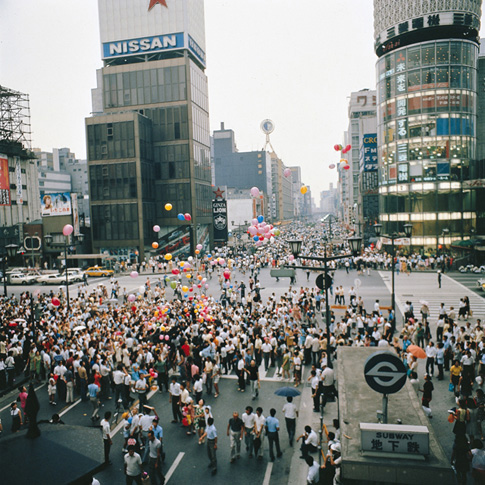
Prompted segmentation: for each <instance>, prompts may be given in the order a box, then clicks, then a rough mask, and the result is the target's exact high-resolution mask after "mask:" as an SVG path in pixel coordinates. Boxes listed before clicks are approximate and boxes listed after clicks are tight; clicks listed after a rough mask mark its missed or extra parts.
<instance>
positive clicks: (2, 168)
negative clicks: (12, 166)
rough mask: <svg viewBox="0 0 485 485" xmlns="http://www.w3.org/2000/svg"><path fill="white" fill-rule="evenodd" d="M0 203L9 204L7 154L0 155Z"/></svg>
mask: <svg viewBox="0 0 485 485" xmlns="http://www.w3.org/2000/svg"><path fill="white" fill-rule="evenodd" d="M0 205H11V200H10V177H9V174H8V157H7V155H0Z"/></svg>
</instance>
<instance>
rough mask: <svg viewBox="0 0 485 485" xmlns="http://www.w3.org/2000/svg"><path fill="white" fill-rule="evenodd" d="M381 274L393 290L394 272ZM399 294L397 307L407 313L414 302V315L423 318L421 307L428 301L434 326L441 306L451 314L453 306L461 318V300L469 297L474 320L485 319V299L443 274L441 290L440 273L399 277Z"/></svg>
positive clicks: (412, 274)
mask: <svg viewBox="0 0 485 485" xmlns="http://www.w3.org/2000/svg"><path fill="white" fill-rule="evenodd" d="M379 275H380V276H381V278H382V280H383V281H384V283H385V284H386V286H387V288H388V290H389V291H392V286H391V273H390V272H389V271H379ZM394 287H395V294H396V306H398V307H399V309H400V311H401V313H402V314H404V305H405V303H406V301H411V302H412V303H413V307H414V314H415V315H419V310H420V308H421V304H420V301H421V300H424V301H427V302H428V306H429V310H430V318H429V321H430V322H431V324H433V323H435V322H436V319H437V317H438V314H439V309H440V305H441V303H444V304H445V308H446V310H447V311H448V310H449V308H450V306H452V307H454V309H455V312H456V314H457V315H458V309H459V307H460V305H459V303H460V298H463V297H464V296H468V298H469V299H470V308H471V310H472V312H473V319H476V318H480V319H482V321H483V319H484V318H485V298H482V297H480V296H478V295H477V294H476V293H474V292H473V291H471V290H470V289H469V288H467V287H466V286H464V285H462V284H461V283H458V282H457V281H455V280H454V279H452V278H450V277H449V276H447V275H443V277H442V282H441V288H438V276H437V274H436V273H411V275H409V276H408V275H406V274H403V273H401V274H399V275H397V274H396V275H395V285H394Z"/></svg>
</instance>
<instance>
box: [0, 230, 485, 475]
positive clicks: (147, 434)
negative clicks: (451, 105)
mask: <svg viewBox="0 0 485 485" xmlns="http://www.w3.org/2000/svg"><path fill="white" fill-rule="evenodd" d="M293 230H294V231H296V229H294V228H291V227H290V228H288V230H287V234H286V236H287V238H289V239H291V238H292V237H293V236H296V235H297V234H296V232H294V233H293V232H292V231H293ZM320 231H321V229H320V228H313V229H308V230H307V231H305V233H304V242H303V252H302V259H300V260H297V259H295V258H294V257H293V256H292V255H291V254H290V253H289V251H288V248H287V245H286V244H285V243H284V241H283V240H280V239H277V240H276V241H275V242H274V243H273V244H271V245H267V246H263V247H262V249H260V250H258V251H249V252H244V253H243V252H237V251H235V250H231V249H229V248H224V249H221V250H219V251H218V252H214V254H213V255H205V256H203V257H201V258H188V259H187V260H185V261H179V260H177V259H176V258H175V259H174V260H172V261H169V262H163V263H162V262H160V263H157V264H153V263H152V262H151V261H149V262H148V263H147V264H146V267H147V268H150V270H151V272H152V273H156V274H157V273H160V274H159V275H158V276H157V279H156V280H154V279H153V278H152V279H150V278H148V279H146V281H145V282H144V283H143V284H141V285H140V287H139V288H138V289H137V291H132V292H130V291H127V290H126V289H125V288H120V286H119V284H118V282H117V281H116V279H115V278H113V280H112V282H111V286H112V288H111V289H112V291H111V294H110V292H109V291H108V289H107V287H106V286H102V285H99V286H98V287H96V288H94V289H91V288H90V287H88V286H80V287H79V288H78V291H77V295H76V294H75V295H74V297H73V298H72V299H71V301H70V307H69V311H68V309H67V305H66V301H65V295H64V294H62V293H60V294H57V295H56V294H54V293H53V292H50V294H36V295H33V294H31V293H29V292H24V293H23V294H22V295H21V296H20V297H19V298H15V297H13V296H12V297H7V298H3V299H1V300H0V311H1V313H2V322H3V325H2V327H1V330H0V389H3V388H5V387H12V386H14V385H15V384H16V380H17V379H18V378H19V376H21V375H22V374H24V373H25V374H27V375H29V376H30V377H31V378H32V379H34V380H36V381H44V382H47V383H48V385H47V392H48V394H49V402H50V405H51V406H52V407H53V409H54V408H56V407H57V406H60V405H64V404H67V403H72V402H73V401H74V400H75V399H76V398H77V397H78V396H79V397H80V398H81V399H82V400H89V401H90V402H91V405H92V412H91V416H90V418H91V420H92V421H93V422H95V423H96V422H98V420H100V425H101V427H102V429H103V440H104V443H105V461H106V463H109V452H110V446H111V445H110V443H111V437H110V434H109V429H110V426H109V423H110V419H111V415H109V416H108V415H106V414H105V416H104V419H103V420H101V419H100V418H101V417H100V403H101V402H103V401H106V400H108V399H112V398H114V400H115V403H116V410H117V414H120V415H121V414H123V434H124V438H125V441H124V446H123V450H124V452H126V455H125V466H126V469H125V472H126V476H127V483H128V482H129V481H130V480H131V481H134V482H135V483H141V476H142V473H143V466H145V470H146V471H148V472H149V473H150V476H151V477H155V478H152V481H155V482H156V481H157V480H158V482H160V483H163V475H162V473H161V463H162V462H163V457H164V453H163V428H162V427H161V425H160V423H159V417H158V415H157V413H156V412H154V410H153V409H152V408H150V407H149V406H148V405H147V404H148V400H147V396H148V394H149V392H150V391H155V390H157V391H158V392H162V393H163V392H166V393H167V394H168V396H169V399H170V403H171V411H172V417H173V420H172V422H173V423H181V424H183V426H184V432H185V433H186V434H187V435H188V436H194V437H195V436H196V437H197V439H198V440H199V443H201V444H203V443H207V450H208V456H209V460H210V463H209V465H210V468H211V470H212V473H215V472H216V470H217V458H216V456H217V435H218V431H217V427H216V424H218V426H219V432H221V431H222V428H221V425H220V424H219V423H214V417H213V415H212V410H211V407H210V406H209V405H207V404H206V402H205V400H204V398H205V397H206V396H207V395H209V396H210V395H214V398H217V397H219V396H220V394H221V393H222V392H224V388H222V387H220V386H219V382H220V379H221V377H223V376H225V375H229V374H232V375H235V376H237V380H235V381H234V386H235V389H237V392H240V393H245V392H248V394H250V396H248V397H247V400H248V401H249V402H250V403H251V405H248V406H247V407H246V408H245V410H244V412H243V413H241V418H239V412H240V411H242V410H238V411H235V412H234V413H233V415H232V417H231V418H230V419H229V420H228V424H227V430H226V434H227V435H228V436H229V437H230V443H231V444H230V446H231V462H232V461H235V460H237V459H238V458H239V457H240V445H241V442H244V443H245V445H246V451H247V453H248V455H249V456H250V457H252V456H254V457H256V459H262V457H263V453H264V451H266V449H267V451H268V452H269V458H270V459H271V460H274V459H275V455H276V458H277V457H279V456H281V448H280V443H279V436H278V432H279V429H280V426H279V418H278V417H277V416H279V415H280V413H281V415H282V416H283V417H284V418H285V423H286V428H287V432H288V438H289V444H290V445H293V443H294V442H295V419H296V411H295V409H294V404H293V403H292V401H291V400H290V399H289V400H288V402H287V404H286V405H285V407H283V408H282V409H281V410H279V409H275V408H272V409H270V410H267V414H266V417H265V414H264V413H263V409H262V408H261V407H259V406H257V402H256V403H253V401H257V400H258V397H259V392H260V391H261V379H260V376H259V369H260V366H261V365H263V367H264V369H265V370H268V369H269V368H270V367H274V368H275V375H276V376H277V377H280V378H281V379H282V380H283V381H291V382H292V385H293V386H295V387H296V388H298V387H301V386H302V384H303V382H304V381H303V379H304V378H307V379H308V381H309V382H310V385H311V389H312V398H313V406H314V410H315V411H318V410H319V403H320V402H321V397H322V396H323V398H324V402H327V401H329V400H333V399H334V398H335V397H336V396H337V394H338V393H337V388H336V385H335V376H334V372H333V370H332V369H331V368H330V367H329V366H328V360H329V357H330V356H331V358H332V359H337V361H338V355H339V347H341V346H356V347H359V346H370V347H372V346H375V347H390V348H394V349H395V350H396V352H398V353H399V354H400V355H401V356H402V358H403V360H404V361H405V362H406V365H407V366H408V368H409V375H410V378H411V379H412V381H413V382H414V385H415V386H416V388H417V390H418V392H419V391H420V392H421V393H422V394H423V397H422V398H423V406H424V407H425V408H427V409H429V410H430V402H431V393H432V390H429V389H430V386H429V385H426V382H431V379H430V378H431V377H432V376H433V372H434V367H433V366H434V363H435V362H436V363H437V367H438V369H439V375H438V379H440V378H444V372H446V371H448V369H449V370H450V380H451V384H453V390H454V392H456V393H457V395H458V397H459V399H460V400H461V401H463V399H466V400H465V404H466V406H467V409H471V408H472V406H471V397H472V388H473V384H474V382H476V384H477V385H479V387H480V388H481V386H482V384H483V382H484V376H485V367H484V364H485V355H484V349H483V344H484V342H485V336H484V334H483V330H482V327H481V325H480V321H478V322H477V324H476V325H474V326H473V327H472V325H471V323H470V322H469V321H467V320H463V325H461V322H459V320H460V318H461V317H462V318H466V317H468V316H469V315H470V308H469V302H468V308H465V310H464V312H462V311H461V309H460V311H459V314H458V315H456V314H454V313H453V308H451V309H450V310H446V312H444V313H443V314H440V315H439V322H441V321H442V324H441V323H439V324H438V330H439V333H438V334H437V339H436V341H437V347H438V349H437V350H434V351H433V350H432V349H433V347H434V344H433V341H432V338H431V334H430V332H429V319H430V318H431V315H429V309H427V307H426V305H425V304H423V306H422V308H421V310H420V313H421V321H419V320H420V319H419V318H416V317H415V315H414V310H413V309H412V305H411V308H409V310H408V311H407V314H406V315H405V318H406V322H405V326H404V329H403V331H402V334H401V335H399V336H396V333H395V331H396V318H395V315H394V314H393V313H392V311H388V310H383V309H381V307H380V304H379V301H378V300H376V301H375V303H374V305H373V307H372V308H367V309H366V308H365V305H364V302H363V300H362V298H361V297H360V296H359V295H358V292H359V288H358V287H355V288H354V287H350V288H348V289H344V288H343V287H342V286H339V287H337V286H336V287H332V288H331V295H332V299H333V302H331V303H333V304H338V305H341V306H343V311H341V312H340V315H337V314H335V313H334V312H332V313H331V324H330V327H329V329H327V328H322V327H320V326H319V324H318V321H319V319H318V318H317V316H318V315H319V314H320V313H321V312H322V310H324V308H325V306H324V303H325V300H324V299H325V295H324V292H322V291H320V290H318V289H317V288H314V287H312V286H299V287H298V286H296V285H295V284H293V285H290V286H289V287H288V288H287V290H286V291H284V292H283V294H281V295H280V296H276V294H275V293H273V294H271V295H269V296H268V297H267V298H263V297H262V290H263V288H261V284H260V281H259V275H260V272H261V269H262V268H273V267H283V266H287V265H292V264H301V265H304V266H305V267H308V272H310V271H312V270H313V269H314V267H315V266H316V265H317V264H318V263H312V262H311V261H310V260H305V259H304V257H305V256H322V255H323V254H325V250H326V251H327V254H329V255H342V256H345V255H346V254H348V248H347V247H346V246H345V245H343V244H339V245H333V246H330V247H327V248H326V249H325V248H324V247H323V245H322V244H321V243H320V242H318V241H321V240H322V238H321V234H320ZM340 235H341V236H342V235H345V231H341V234H340ZM435 263H436V260H434V259H433V258H427V259H423V258H421V257H420V256H418V255H411V256H408V257H401V256H398V258H397V259H396V260H395V261H394V264H396V265H398V266H399V267H401V268H402V270H403V271H408V270H411V271H412V270H415V269H419V267H420V266H422V265H423V264H424V265H425V266H427V265H430V266H431V267H433V265H434V264H435ZM390 264H392V260H391V258H390V257H389V255H387V254H385V253H383V252H380V251H378V250H377V249H376V248H368V250H366V251H365V252H364V253H363V254H362V255H360V256H358V257H355V258H354V257H349V258H346V257H343V258H342V259H341V260H340V261H338V262H332V263H331V265H330V267H331V270H336V269H337V268H339V267H340V268H345V269H346V270H352V269H356V270H357V271H358V272H359V273H360V274H366V273H367V274H368V273H369V272H370V270H371V269H380V268H384V269H385V268H388V267H389V265H390ZM128 269H129V270H132V268H128ZM132 276H134V277H135V278H138V279H140V280H141V279H142V278H143V280H144V279H145V277H144V276H141V275H138V274H133V273H132ZM212 279H216V280H217V282H218V285H219V286H218V290H217V292H212V291H208V290H209V282H210V280H212ZM307 279H308V275H307ZM113 289H114V290H115V291H113ZM72 293H75V292H73V291H71V295H72ZM212 293H214V294H212ZM109 296H111V297H113V296H114V297H115V298H114V299H110V298H109ZM465 307H466V302H465ZM33 321H35V325H32V322H33ZM457 321H458V322H459V324H458V323H457ZM426 329H428V330H426ZM440 329H441V330H440ZM412 342H413V343H416V344H417V345H418V346H423V347H424V346H425V347H426V355H427V356H428V357H427V358H428V360H429V362H428V361H427V365H428V368H427V371H428V375H427V376H425V382H424V383H423V386H421V384H420V383H419V380H418V375H417V363H416V362H417V361H416V358H415V357H414V356H413V355H412V354H411V353H410V352H407V350H408V347H409V345H410V344H411V343H412ZM479 363H481V364H480V367H479V368H478V369H477V366H478V365H479ZM450 364H453V365H450ZM305 366H306V368H307V369H308V371H309V374H308V376H305V374H304V372H303V370H304V369H305ZM440 366H441V367H440ZM477 370H478V376H479V378H480V381H478V380H477V381H474V379H475V377H476V372H477ZM416 382H418V384H416ZM225 387H226V388H227V386H225ZM22 392H23V393H25V389H24V390H23V391H22ZM22 392H21V393H20V394H22ZM23 397H24V398H26V396H25V395H24V396H23ZM477 399H478V397H477ZM134 401H137V405H136V407H135V408H133V403H134ZM461 401H460V406H461V405H462V404H461ZM19 402H20V404H21V406H20V409H19V407H17V405H16V404H15V406H14V405H12V429H14V428H15V430H18V429H20V427H21V426H22V423H23V416H25V412H22V405H23V404H24V400H23V399H20V401H19ZM459 409H462V408H457V415H458V416H461V413H460V411H459ZM476 409H478V411H474V412H472V413H471V416H472V417H471V421H470V422H474V423H475V425H476V426H478V423H479V422H480V431H479V432H478V433H477V432H475V434H474V438H480V439H482V438H483V433H482V431H481V421H482V415H483V414H484V413H483V412H480V411H479V410H480V406H477V408H476ZM482 409H483V406H482ZM118 411H119V413H118ZM428 414H429V415H430V416H431V411H429V412H428ZM465 414H466V413H465ZM479 417H480V419H479ZM465 419H466V418H465ZM14 423H15V424H14ZM334 425H335V426H336V429H337V430H338V422H337V423H334ZM223 428H225V424H224V426H223ZM307 428H310V429H307ZM325 431H326V434H327V441H328V446H327V453H326V455H325V460H324V464H323V468H320V467H316V465H315V463H316V462H314V459H313V458H312V456H310V455H309V452H311V451H315V450H316V448H317V447H318V443H315V436H316V435H317V433H318V431H317V432H315V431H314V430H312V429H311V427H310V426H307V427H306V428H305V433H304V435H302V436H300V437H299V438H296V441H298V442H299V443H300V444H301V451H302V459H304V460H306V461H307V463H308V465H309V468H310V471H309V476H308V477H309V478H308V479H309V483H317V482H316V480H317V478H316V477H317V476H318V475H320V474H322V475H323V476H325V477H327V478H326V480H327V481H326V482H325V483H332V481H334V480H335V481H336V482H338V475H339V473H338V469H339V464H340V461H341V455H340V452H341V450H340V442H339V437H338V433H333V432H328V431H327V430H326V429H325ZM266 443H267V444H266ZM477 446H478V445H477ZM275 452H276V453H275ZM484 468H485V467H484ZM129 477H132V478H129ZM157 477H158V478H157ZM328 477H331V478H328ZM335 477H336V478H335ZM330 480H331V481H330ZM130 483H131V482H130Z"/></svg>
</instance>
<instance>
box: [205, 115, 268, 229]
mask: <svg viewBox="0 0 485 485" xmlns="http://www.w3.org/2000/svg"><path fill="white" fill-rule="evenodd" d="M212 138H213V144H214V152H213V160H214V178H215V185H216V186H222V185H225V186H227V187H229V188H235V189H239V190H246V191H247V193H248V194H249V191H250V190H251V188H252V187H257V188H258V189H259V190H260V193H261V196H262V197H263V199H264V202H263V208H264V210H265V212H264V214H262V215H263V216H264V217H266V218H271V220H273V219H275V220H276V211H275V210H273V207H274V203H275V202H274V200H273V176H272V165H271V163H272V162H271V154H270V153H268V152H267V151H253V152H239V151H238V149H237V146H236V140H235V135H234V131H233V130H228V129H225V127H224V123H221V129H220V130H216V131H214V133H213V136H212ZM229 217H230V216H229Z"/></svg>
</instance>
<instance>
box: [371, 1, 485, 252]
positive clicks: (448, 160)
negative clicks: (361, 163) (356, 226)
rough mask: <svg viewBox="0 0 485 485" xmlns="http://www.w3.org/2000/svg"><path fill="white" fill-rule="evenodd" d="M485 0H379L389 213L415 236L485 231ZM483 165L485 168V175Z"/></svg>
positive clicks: (447, 237) (383, 191) (381, 153)
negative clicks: (484, 53)
mask: <svg viewBox="0 0 485 485" xmlns="http://www.w3.org/2000/svg"><path fill="white" fill-rule="evenodd" d="M481 4H482V2H481V0H454V1H441V2H438V1H430V0H426V1H425V0H409V1H406V2H401V1H395V0H374V19H375V21H374V27H375V50H376V54H377V56H378V57H379V60H378V61H377V103H378V110H377V111H378V112H377V117H378V131H377V133H378V137H377V138H378V145H379V146H378V158H379V185H380V187H379V191H380V220H381V222H382V224H383V226H384V227H383V232H385V233H392V232H394V231H399V230H401V229H402V225H403V224H405V223H408V222H410V223H412V225H413V237H412V240H411V244H412V245H413V246H417V247H420V248H421V249H424V250H429V251H435V250H436V249H437V248H438V246H439V245H442V244H443V245H449V244H451V243H452V242H453V241H456V240H460V239H464V238H467V237H469V236H470V234H471V231H472V230H473V229H475V228H476V229H477V230H478V231H479V232H481V233H483V232H484V229H485V227H484V222H485V221H484V215H485V214H484V213H483V210H480V211H479V210H478V209H479V204H480V200H481V201H482V202H481V203H482V204H483V190H484V189H483V188H475V187H474V181H475V180H476V179H478V178H479V177H483V161H482V162H478V161H477V156H476V145H477V138H476V126H477V60H478V41H479V39H478V31H479V28H480V16H481ZM480 174H482V175H480Z"/></svg>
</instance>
